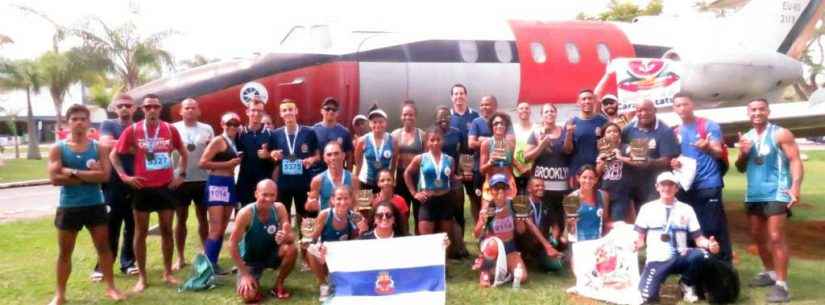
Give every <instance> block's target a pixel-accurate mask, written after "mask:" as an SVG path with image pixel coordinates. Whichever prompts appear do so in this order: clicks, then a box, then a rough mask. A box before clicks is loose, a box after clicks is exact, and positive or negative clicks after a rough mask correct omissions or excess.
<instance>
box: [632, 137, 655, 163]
mask: <svg viewBox="0 0 825 305" xmlns="http://www.w3.org/2000/svg"><path fill="white" fill-rule="evenodd" d="M649 142H650V139H633V140H630V160H632V161H647V156H648V150H649V149H650V146H648V145H649Z"/></svg>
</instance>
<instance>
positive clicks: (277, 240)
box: [229, 179, 298, 303]
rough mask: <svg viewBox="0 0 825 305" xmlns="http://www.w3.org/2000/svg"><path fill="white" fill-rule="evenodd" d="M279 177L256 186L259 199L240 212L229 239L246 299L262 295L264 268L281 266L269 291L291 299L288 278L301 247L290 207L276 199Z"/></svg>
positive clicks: (239, 290)
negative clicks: (261, 282)
mask: <svg viewBox="0 0 825 305" xmlns="http://www.w3.org/2000/svg"><path fill="white" fill-rule="evenodd" d="M277 193H278V192H277V186H276V185H275V181H272V180H271V179H264V180H261V182H258V184H257V186H256V188H255V203H253V204H249V205H247V206H245V207H244V208H242V209H241V210H240V211H239V212H238V216H237V217H236V218H235V230H234V231H232V236H230V238H229V240H230V243H229V247H230V248H229V251H230V254H231V255H232V260H233V261H234V262H235V266H237V267H238V282H237V288H236V291H237V293H238V296H240V297H241V299H243V301H244V302H247V303H248V302H254V301H258V300H260V299H261V298H262V296H261V293H260V292H259V288H260V279H261V275H262V274H263V271H264V269H267V268H270V269H278V268H279V267H280V269H281V270H280V271H279V272H278V276H277V277H276V278H275V287H273V288H272V289H271V290H270V291H269V293H270V295H272V296H274V297H276V298H278V299H281V300H283V299H288V298H289V297H290V294H289V292H288V291H287V290H286V288H285V287H284V281H285V280H286V277H287V276H289V273H290V272H292V267H293V266H294V265H295V258H296V257H297V253H298V251H297V249H296V247H295V245H294V241H295V238H294V235H293V234H292V230H291V226H290V224H289V212H287V210H286V207H285V206H284V205H283V204H282V203H280V202H275V198H276V197H277V195H276V194H277Z"/></svg>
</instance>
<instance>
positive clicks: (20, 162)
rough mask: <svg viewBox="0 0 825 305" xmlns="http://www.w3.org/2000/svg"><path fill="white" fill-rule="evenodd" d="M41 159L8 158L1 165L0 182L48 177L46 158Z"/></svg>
mask: <svg viewBox="0 0 825 305" xmlns="http://www.w3.org/2000/svg"><path fill="white" fill-rule="evenodd" d="M46 157H47V156H45V155H44V156H43V159H40V160H28V159H7V160H3V163H5V164H4V165H3V166H0V183H8V182H17V181H25V180H35V179H46V178H48V177H47V175H46V159H47V158H46Z"/></svg>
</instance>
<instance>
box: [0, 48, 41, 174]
mask: <svg viewBox="0 0 825 305" xmlns="http://www.w3.org/2000/svg"><path fill="white" fill-rule="evenodd" d="M41 83H42V82H41V75H40V69H38V67H37V64H36V63H35V62H34V61H32V60H28V59H20V60H14V61H8V60H4V61H3V62H0V89H5V90H25V91H26V109H27V112H26V127H27V133H28V134H29V151H28V153H27V154H26V158H27V159H30V160H40V158H41V157H40V148H39V145H38V140H39V139H38V136H37V135H38V133H37V131H36V129H35V126H34V113H33V112H32V100H31V95H32V93H34V94H37V93H38V92H39V91H40V87H41Z"/></svg>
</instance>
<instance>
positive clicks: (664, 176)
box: [656, 172, 679, 184]
mask: <svg viewBox="0 0 825 305" xmlns="http://www.w3.org/2000/svg"><path fill="white" fill-rule="evenodd" d="M665 181H670V182H673V183H676V184H679V180H678V179H676V175H674V174H673V173H672V172H664V173H661V174H659V176H657V177H656V184H661V183H662V182H665Z"/></svg>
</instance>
